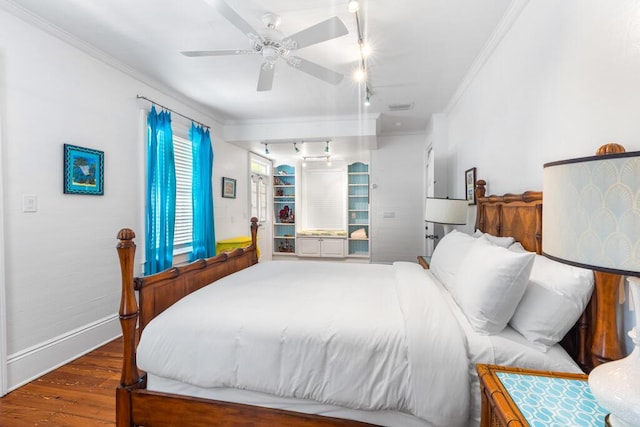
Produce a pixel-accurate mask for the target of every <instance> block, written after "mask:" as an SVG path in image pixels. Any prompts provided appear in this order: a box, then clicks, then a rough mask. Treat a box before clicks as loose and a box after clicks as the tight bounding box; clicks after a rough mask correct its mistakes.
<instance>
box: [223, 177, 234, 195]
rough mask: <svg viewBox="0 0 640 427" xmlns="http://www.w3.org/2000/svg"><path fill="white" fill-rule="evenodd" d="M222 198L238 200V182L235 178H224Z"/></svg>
mask: <svg viewBox="0 0 640 427" xmlns="http://www.w3.org/2000/svg"><path fill="white" fill-rule="evenodd" d="M222 197H226V198H228V199H235V198H236V180H235V179H233V178H227V177H225V176H223V177H222Z"/></svg>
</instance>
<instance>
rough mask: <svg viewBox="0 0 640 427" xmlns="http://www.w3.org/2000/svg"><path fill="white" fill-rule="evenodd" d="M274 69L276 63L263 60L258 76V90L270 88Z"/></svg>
mask: <svg viewBox="0 0 640 427" xmlns="http://www.w3.org/2000/svg"><path fill="white" fill-rule="evenodd" d="M275 71H276V64H273V63H270V62H264V63H263V64H262V66H261V67H260V76H259V77H258V88H257V91H258V92H265V91H268V90H271V88H272V87H273V76H274V73H275Z"/></svg>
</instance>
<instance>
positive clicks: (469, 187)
mask: <svg viewBox="0 0 640 427" xmlns="http://www.w3.org/2000/svg"><path fill="white" fill-rule="evenodd" d="M475 190H476V168H471V169H467V170H466V171H465V173H464V194H466V197H467V202H469V204H470V205H475V204H476V191H475Z"/></svg>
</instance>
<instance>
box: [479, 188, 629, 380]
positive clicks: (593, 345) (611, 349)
mask: <svg viewBox="0 0 640 427" xmlns="http://www.w3.org/2000/svg"><path fill="white" fill-rule="evenodd" d="M486 184H487V183H486V182H485V181H483V180H478V181H477V182H476V188H475V192H476V200H477V204H478V206H477V214H476V224H475V228H476V229H477V230H480V231H483V232H485V233H489V234H492V235H494V236H510V237H514V238H515V239H516V240H517V241H518V242H520V243H521V244H522V246H523V247H524V248H525V249H526V250H528V251H531V252H535V253H537V254H542V192H539V191H527V192H524V193H522V194H505V195H502V196H486ZM609 276H610V275H609ZM617 286H618V284H617V283H613V282H612V280H611V278H610V277H608V276H607V275H603V274H601V273H595V291H594V292H593V295H592V296H591V300H590V302H589V304H588V305H587V308H586V309H585V311H584V313H583V314H582V316H581V317H580V319H579V320H578V322H577V323H576V325H575V326H574V327H573V328H572V329H571V331H569V333H568V334H567V335H566V337H565V338H564V339H563V340H562V342H561V344H562V346H563V347H564V348H565V350H567V352H568V353H569V355H570V356H571V357H572V358H573V359H574V360H575V361H576V362H578V364H579V365H580V367H581V368H582V370H584V371H585V372H587V373H588V372H590V371H591V370H592V369H593V368H594V367H596V366H597V365H599V364H601V363H604V362H608V361H611V360H616V359H620V358H621V357H622V344H621V341H620V340H619V338H618V330H617V322H616V299H617Z"/></svg>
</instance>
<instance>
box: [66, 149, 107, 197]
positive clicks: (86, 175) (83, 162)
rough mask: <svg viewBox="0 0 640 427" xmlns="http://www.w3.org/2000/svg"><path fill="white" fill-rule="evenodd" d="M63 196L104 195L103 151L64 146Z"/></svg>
mask: <svg viewBox="0 0 640 427" xmlns="http://www.w3.org/2000/svg"><path fill="white" fill-rule="evenodd" d="M63 162H64V183H63V184H64V185H63V191H64V193H65V194H89V195H93V196H102V195H103V194H104V151H99V150H94V149H91V148H84V147H78V146H76V145H70V144H64V160H63Z"/></svg>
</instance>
